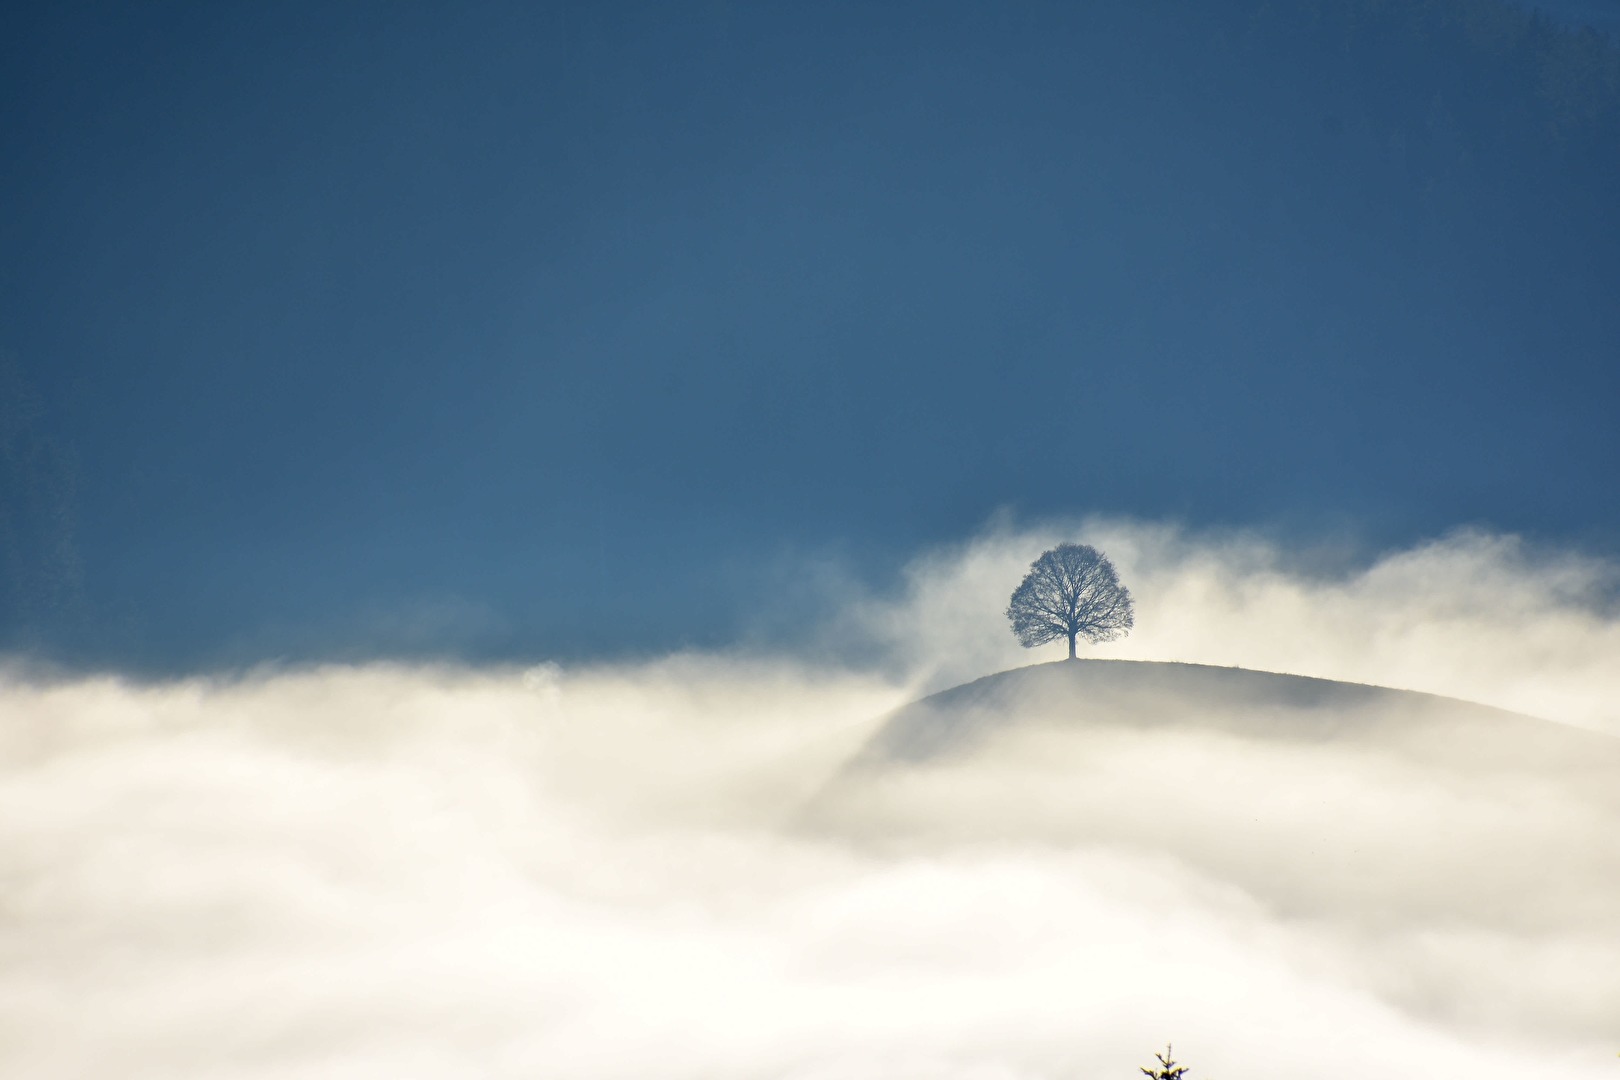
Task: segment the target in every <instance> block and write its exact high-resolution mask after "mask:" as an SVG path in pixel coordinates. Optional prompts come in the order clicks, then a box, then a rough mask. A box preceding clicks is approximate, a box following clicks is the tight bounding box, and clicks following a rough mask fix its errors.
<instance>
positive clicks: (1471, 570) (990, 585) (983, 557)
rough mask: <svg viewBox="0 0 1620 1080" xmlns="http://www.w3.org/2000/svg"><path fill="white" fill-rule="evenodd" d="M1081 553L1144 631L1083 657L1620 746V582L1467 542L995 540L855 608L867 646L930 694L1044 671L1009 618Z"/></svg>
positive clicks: (1087, 536) (1129, 533)
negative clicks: (1036, 583) (1012, 600)
mask: <svg viewBox="0 0 1620 1080" xmlns="http://www.w3.org/2000/svg"><path fill="white" fill-rule="evenodd" d="M1075 539H1079V540H1082V541H1084V542H1086V543H1090V544H1093V545H1095V546H1097V547H1098V548H1100V549H1101V550H1103V551H1104V552H1105V553H1106V554H1107V555H1108V556H1109V557H1110V558H1111V559H1112V560H1113V561H1114V563H1115V564H1116V566H1118V568H1119V571H1120V576H1121V579H1122V580H1123V581H1124V582H1125V584H1126V585H1127V586H1128V587H1129V588H1130V590H1131V592H1132V594H1133V595H1134V597H1135V600H1136V616H1137V620H1136V621H1137V625H1136V629H1135V630H1134V631H1132V633H1131V635H1130V636H1129V637H1127V638H1125V639H1124V640H1122V641H1117V642H1112V643H1108V644H1103V645H1097V646H1092V647H1091V648H1090V649H1089V650H1088V651H1087V653H1086V654H1085V655H1091V656H1097V657H1104V658H1117V659H1131V660H1182V661H1186V662H1189V663H1200V664H1217V665H1223V666H1227V665H1230V666H1237V667H1247V668H1256V669H1260V670H1266V671H1283V672H1289V673H1292V674H1298V675H1314V676H1318V677H1321V678H1329V679H1344V680H1348V681H1351V682H1362V683H1372V684H1376V685H1382V686H1394V687H1399V688H1401V689H1410V690H1423V691H1426V692H1429V693H1435V694H1444V695H1447V696H1451V697H1461V698H1464V699H1468V700H1473V701H1480V702H1483V703H1485V704H1489V705H1495V706H1497V707H1498V708H1504V709H1511V710H1515V711H1519V712H1526V713H1530V714H1531V715H1535V716H1541V717H1545V718H1548V719H1554V720H1559V721H1562V722H1565V723H1571V724H1578V725H1581V726H1584V727H1590V728H1595V729H1598V730H1606V731H1609V732H1611V733H1616V734H1620V604H1617V602H1616V598H1617V595H1620V593H1617V586H1620V567H1616V566H1615V565H1614V564H1612V563H1608V562H1604V561H1602V560H1599V559H1596V558H1591V557H1587V556H1582V555H1578V554H1573V553H1569V552H1559V551H1551V552H1538V551H1535V550H1533V549H1532V548H1530V547H1529V546H1528V545H1526V544H1525V543H1523V542H1522V541H1520V540H1518V539H1516V538H1514V537H1511V536H1498V535H1491V534H1486V533H1481V532H1474V531H1463V532H1458V533H1455V534H1452V535H1450V536H1447V537H1444V538H1442V539H1440V540H1437V541H1434V542H1433V543H1430V544H1425V545H1422V546H1419V547H1416V548H1412V549H1408V550H1402V551H1395V552H1390V553H1387V554H1385V555H1384V556H1382V557H1380V558H1378V559H1376V560H1373V561H1372V562H1371V563H1370V564H1363V565H1356V566H1351V567H1349V568H1345V567H1336V568H1334V569H1331V570H1321V569H1316V568H1315V566H1314V565H1313V564H1317V563H1321V562H1326V561H1329V557H1330V555H1331V553H1328V552H1319V553H1314V554H1315V556H1316V557H1315V558H1312V555H1313V553H1309V552H1305V553H1302V552H1297V551H1289V550H1287V549H1284V548H1283V547H1281V546H1279V545H1278V544H1276V543H1274V542H1272V541H1270V540H1267V539H1265V538H1264V537H1261V536H1258V535H1249V534H1221V535H1208V534H1195V533H1188V532H1185V531H1182V530H1179V529H1176V528H1172V527H1164V526H1152V525H1142V524H1137V523H1128V522H1113V521H1088V522H1079V523H1076V524H1075V525H1073V526H1072V527H1057V526H1050V527H1042V528H1035V529H1029V530H1015V529H1012V528H1009V527H1000V528H994V529H992V530H990V531H988V532H987V533H986V534H985V535H983V536H981V537H978V538H976V539H975V540H973V541H971V542H970V543H967V544H964V545H961V546H960V547H956V548H950V549H944V550H941V551H938V552H935V553H932V554H930V555H928V556H926V557H924V558H921V559H919V560H917V562H916V563H914V564H913V565H912V567H911V568H910V570H909V571H908V574H907V581H906V587H905V589H904V590H903V592H902V594H901V595H900V596H899V597H898V598H895V599H890V600H884V601H866V602H864V603H857V604H854V605H851V607H850V609H849V610H848V611H847V612H846V613H845V616H844V621H843V622H842V623H841V624H840V626H839V628H838V631H837V632H838V633H839V634H841V635H848V634H856V635H860V636H862V637H865V638H869V639H870V640H872V641H873V642H875V643H876V647H879V648H881V649H883V650H884V651H885V652H887V653H890V654H892V655H895V656H897V657H899V658H901V665H902V667H904V668H905V669H906V670H907V671H910V672H915V673H920V674H921V675H922V677H923V678H924V680H925V682H926V684H927V685H929V686H948V685H951V684H952V683H955V682H959V681H962V680H964V679H970V678H976V677H977V676H979V675H982V674H984V673H986V672H990V671H997V670H1001V669H1004V668H1008V667H1013V666H1016V665H1019V664H1027V663H1031V662H1034V661H1038V660H1055V659H1059V658H1060V657H1061V656H1062V655H1063V649H1064V646H1063V645H1062V644H1054V645H1051V646H1047V647H1046V648H1045V649H1038V650H1033V651H1031V650H1024V649H1020V648H1019V647H1018V645H1017V643H1016V642H1014V641H1013V639H1012V635H1011V634H1010V633H1009V632H1008V630H1007V621H1006V619H1005V617H1004V616H1003V614H1002V612H1003V611H1005V610H1006V606H1007V599H1008V596H1009V595H1010V594H1011V592H1012V588H1013V586H1014V585H1016V584H1017V582H1018V581H1019V580H1020V579H1021V578H1022V576H1023V574H1024V573H1025V572H1026V571H1027V570H1028V569H1029V564H1030V562H1031V561H1033V560H1034V559H1035V558H1036V557H1037V556H1038V555H1040V553H1041V552H1042V551H1043V550H1044V549H1046V548H1048V547H1051V546H1053V545H1054V544H1057V543H1059V542H1061V541H1064V540H1075Z"/></svg>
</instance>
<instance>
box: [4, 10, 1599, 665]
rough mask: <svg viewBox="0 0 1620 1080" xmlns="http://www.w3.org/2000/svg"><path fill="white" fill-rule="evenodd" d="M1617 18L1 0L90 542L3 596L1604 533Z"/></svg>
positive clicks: (176, 644)
mask: <svg viewBox="0 0 1620 1080" xmlns="http://www.w3.org/2000/svg"><path fill="white" fill-rule="evenodd" d="M1600 6H1601V5H1600ZM1563 7H1564V9H1565V13H1566V14H1568V13H1570V12H1572V11H1573V10H1574V9H1573V8H1570V7H1569V5H1564V6H1563ZM1577 14H1578V13H1577ZM1590 21H1591V22H1592V23H1594V24H1601V20H1600V19H1593V20H1590ZM1616 56H1617V54H1616V50H1615V48H1614V44H1613V40H1612V39H1610V38H1608V37H1605V36H1602V35H1600V34H1598V33H1596V32H1594V31H1593V30H1592V29H1591V28H1590V27H1585V28H1583V27H1582V25H1581V24H1580V23H1579V21H1578V19H1576V20H1571V21H1563V20H1549V19H1543V20H1539V21H1531V19H1530V16H1528V15H1527V14H1526V13H1525V10H1524V9H1521V8H1517V7H1507V6H1501V5H1497V4H1494V3H1492V2H1489V0H1478V2H1474V0H1457V2H1456V3H1446V2H1436V3H1432V4H1423V5H1384V4H1376V3H1372V2H1371V0H1342V2H1334V0H1323V2H1320V3H1305V2H1302V3H1299V4H1288V5H1267V4H1262V3H1259V2H1258V0H1256V2H1252V3H1251V2H1236V0H1234V2H1220V3H1196V4H1195V3H1142V2H1138V0H1131V2H1124V0H1118V2H1114V0H1105V2H1095V3H1088V4H1081V5H1076V4H1066V3H1065V4H1057V3H1053V4H1020V5H1010V4H1000V3H984V4H970V3H944V4H938V3H930V4H921V3H918V4H904V3H884V4H875V5H874V4H868V3H825V4H792V5H789V4H763V5H754V4H732V3H723V2H715V3H709V4H703V5H698V4H688V5H671V4H603V3H592V4H583V3H570V4H542V5H536V4H499V3H487V4H478V5H471V6H468V7H466V8H462V7H455V8H452V7H451V6H449V5H428V4H403V3H401V4H381V3H374V4H365V3H347V4H340V5H251V6H249V5H164V4H153V5H140V6H137V7H131V6H129V5H106V6H95V5H84V4H80V5H44V4H39V5H32V9H31V10H27V9H25V10H23V11H21V12H17V13H14V14H13V15H12V17H11V19H10V23H9V31H8V33H7V34H6V35H4V43H3V44H0V88H3V94H4V97H3V100H4V118H3V119H4V125H3V132H4V154H3V159H0V170H3V171H0V195H3V204H0V205H3V207H4V210H3V211H0V230H3V231H0V349H3V350H5V352H6V353H8V354H9V355H10V356H12V357H13V358H14V359H15V361H16V362H17V363H18V364H20V366H21V368H22V369H24V370H25V371H26V373H27V375H28V377H29V379H30V380H31V382H32V384H33V385H34V387H35V389H36V391H37V394H38V398H39V401H40V402H41V412H40V414H39V415H40V417H41V419H39V420H38V422H37V424H36V425H35V426H36V429H37V430H36V433H35V437H37V438H38V439H39V440H42V442H43V443H48V444H49V445H50V446H51V447H53V448H54V452H57V453H59V454H60V455H61V456H62V457H63V458H65V459H70V460H71V461H72V462H73V471H74V474H75V475H76V477H77V483H76V487H75V489H74V491H73V497H72V507H73V534H72V538H73V544H74V546H75V551H76V557H77V560H78V563H79V564H80V566H81V568H82V579H83V589H82V592H83V596H82V600H81V601H79V602H77V603H76V606H75V607H74V610H73V611H72V612H67V613H62V614H61V615H60V617H53V620H54V621H53V620H47V619H44V618H42V617H36V616H34V615H30V616H29V617H28V619H24V618H23V616H22V615H19V614H17V613H16V612H15V611H14V612H12V613H11V614H10V615H7V616H0V626H4V627H5V628H6V629H7V632H8V634H9V635H10V638H11V639H12V640H15V641H17V642H22V643H24V644H28V643H32V644H33V646H34V647H37V648H42V649H46V650H47V651H54V653H56V654H58V655H61V656H63V657H65V658H69V659H78V660H81V661H86V662H107V663H117V664H124V665H135V666H145V667H156V668H184V667H188V666H198V665H203V666H206V665H212V664H219V663H247V662H252V661H254V660H258V659H264V658H271V657H282V656H287V657H307V656H357V655H372V654H391V653H422V652H426V653H434V652H449V653H455V654H460V655H467V656H474V657H495V656H525V655H562V656H589V655H608V654H615V653H619V652H624V651H630V652H635V651H643V650H652V649H662V648H669V647H676V646H680V645H686V644H709V643H715V642H721V641H726V640H730V639H732V638H734V637H735V636H736V635H738V634H739V633H744V632H747V631H748V630H749V629H750V628H755V629H757V628H758V627H760V626H762V625H763V626H766V627H768V628H770V632H772V633H784V634H788V635H791V630H790V629H789V628H790V627H791V626H792V624H793V623H794V622H795V620H796V619H797V618H798V616H799V615H801V614H802V613H803V612H802V611H801V610H800V608H799V606H798V605H803V604H805V603H807V602H808V601H807V597H808V596H809V594H810V593H812V592H813V589H810V588H808V587H803V586H802V585H796V584H795V578H796V576H797V575H798V573H799V571H798V569H797V568H798V567H800V566H802V565H804V560H807V559H813V560H833V561H835V562H837V563H838V564H840V565H842V566H844V567H846V568H847V571H848V572H849V573H851V574H853V575H855V576H856V577H859V578H862V579H865V580H868V581H871V582H874V583H876V584H877V585H879V586H881V585H882V584H883V583H884V582H885V581H887V580H890V578H891V575H892V574H893V572H894V570H895V568H896V567H897V566H898V565H900V563H901V562H902V561H903V560H904V559H905V558H906V557H908V556H909V555H910V554H912V553H914V552H915V551H916V550H918V549H919V548H920V547H923V546H925V545H928V544H932V543H937V542H940V541H945V540H952V539H958V538H961V537H963V536H965V535H967V534H969V533H970V532H972V531H973V530H974V529H975V528H977V527H978V526H979V525H980V524H981V523H982V522H984V521H985V520H986V519H987V517H988V516H989V515H991V514H992V513H993V512H995V511H996V510H997V509H998V508H1009V509H1011V510H1013V511H1014V512H1015V513H1016V514H1019V515H1022V516H1024V517H1026V518H1027V517H1039V516H1043V515H1067V514H1082V513H1090V512H1105V513H1124V514H1134V515H1141V516H1145V517H1149V518H1160V519H1173V520H1179V521H1184V522H1187V523H1189V524H1192V525H1194V526H1209V525H1216V526H1219V525H1243V526H1250V525H1252V526H1258V527H1263V528H1269V529H1273V530H1276V531H1278V532H1281V533H1283V534H1286V535H1297V536H1299V537H1302V538H1305V539H1307V540H1308V539H1311V538H1321V537H1326V536H1336V535H1340V534H1346V535H1350V536H1352V537H1353V538H1354V539H1355V540H1356V541H1357V542H1359V543H1361V544H1363V545H1365V546H1367V547H1368V549H1369V550H1370V549H1374V548H1377V547H1379V546H1383V545H1389V544H1397V543H1406V542H1410V541H1412V540H1414V539H1418V538H1421V537H1424V536H1429V535H1433V534H1435V533H1438V532H1441V531H1444V530H1446V529H1448V528H1451V527H1454V526H1457V525H1462V524H1478V525H1484V526H1487V527H1491V528H1497V529H1504V530H1514V531H1520V532H1524V533H1526V534H1528V535H1530V536H1533V537H1537V538H1541V539H1545V540H1550V541H1553V542H1558V543H1569V544H1577V545H1581V546H1587V547H1595V548H1598V549H1601V550H1608V551H1613V550H1620V499H1617V498H1616V486H1615V477H1616V475H1617V466H1620V424H1617V423H1616V415H1615V414H1616V405H1617V403H1620V300H1617V297H1620V195H1617V192H1620V85H1617V83H1616V81H1615V77H1614V76H1615V73H1616V72H1620V61H1617V59H1616ZM25 474H27V469H26V468H25V467H23V466H17V467H14V468H13V469H12V470H11V474H10V475H11V476H12V480H11V481H10V483H12V484H13V485H15V484H17V483H20V482H21V481H19V480H18V479H17V478H18V477H22V476H24V475H25ZM28 475H33V474H28ZM34 516H35V518H36V519H39V520H35V521H33V522H31V523H29V522H25V523H24V527H25V528H26V529H32V530H34V532H35V533H40V534H43V533H44V532H48V531H50V530H52V529H57V528H58V526H57V525H56V524H52V523H48V522H44V521H43V517H44V515H42V514H41V513H39V512H35V514H34ZM806 573H808V571H807V572H806ZM766 585H770V586H771V588H772V590H773V591H772V592H771V594H770V598H768V599H765V600H763V601H761V600H759V599H757V594H758V593H759V591H760V590H761V589H762V588H763V587H764V586H766ZM777 588H782V589H785V590H786V591H785V593H781V594H778V593H776V592H774V590H775V589H777ZM8 619H9V622H8V621H7V620H8ZM25 623H27V625H24V624H25ZM47 623H49V626H47V625H46V624H47Z"/></svg>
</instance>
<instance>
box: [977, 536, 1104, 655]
mask: <svg viewBox="0 0 1620 1080" xmlns="http://www.w3.org/2000/svg"><path fill="white" fill-rule="evenodd" d="M1007 618H1009V619H1011V620H1012V630H1013V635H1014V636H1015V637H1017V638H1018V644H1020V645H1022V646H1023V647H1024V648H1026V649H1032V648H1034V647H1035V646H1037V645H1045V644H1046V643H1047V642H1049V641H1057V640H1058V639H1059V638H1064V637H1066V638H1068V639H1069V659H1070V660H1073V659H1074V642H1075V639H1076V638H1082V637H1083V638H1085V639H1086V640H1087V641H1091V642H1097V641H1113V640H1114V639H1115V638H1120V637H1124V636H1125V634H1126V633H1127V632H1128V631H1129V630H1130V628H1131V627H1132V626H1134V625H1135V622H1136V619H1135V616H1134V614H1133V613H1132V609H1131V593H1130V590H1129V589H1127V588H1125V586H1123V585H1121V584H1120V583H1119V574H1117V573H1116V572H1115V571H1114V564H1113V563H1111V562H1109V561H1108V557H1107V556H1106V555H1104V554H1102V553H1101V552H1100V551H1098V550H1097V549H1096V548H1094V547H1090V546H1089V545H1086V544H1059V545H1058V546H1057V547H1055V548H1053V549H1052V550H1051V551H1048V552H1046V553H1045V554H1043V555H1042V556H1041V557H1040V558H1038V559H1036V560H1035V561H1034V562H1033V563H1031V564H1030V567H1029V573H1028V574H1027V575H1026V576H1025V577H1024V580H1023V582H1022V584H1020V585H1019V586H1018V588H1017V589H1015V590H1013V594H1012V602H1011V603H1010V604H1008V606H1007Z"/></svg>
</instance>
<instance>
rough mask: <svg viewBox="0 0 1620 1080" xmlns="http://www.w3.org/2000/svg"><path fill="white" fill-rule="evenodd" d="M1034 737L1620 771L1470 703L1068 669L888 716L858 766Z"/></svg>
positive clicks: (1565, 731)
mask: <svg viewBox="0 0 1620 1080" xmlns="http://www.w3.org/2000/svg"><path fill="white" fill-rule="evenodd" d="M1036 727H1039V728H1044V729H1046V730H1047V731H1048V732H1061V731H1063V730H1065V729H1067V730H1072V731H1077V732H1078V731H1092V732H1095V731H1099V730H1108V729H1112V730H1116V731H1123V732H1139V733H1149V732H1160V733H1166V734H1169V733H1173V732H1176V731H1182V732H1186V733H1189V734H1191V733H1199V734H1205V735H1208V734H1217V735H1221V736H1225V737H1230V738H1235V739H1242V740H1249V741H1257V742H1261V743H1275V744H1279V745H1295V746H1322V747H1327V746H1342V747H1344V748H1346V749H1352V748H1357V747H1359V748H1363V749H1367V748H1374V747H1376V748H1380V749H1383V750H1389V751H1395V752H1398V753H1400V754H1402V755H1405V756H1416V757H1419V758H1430V759H1433V761H1434V762H1435V763H1437V764H1439V763H1445V764H1449V765H1462V764H1466V765H1468V766H1471V767H1480V766H1491V765H1497V766H1507V767H1512V768H1515V769H1521V768H1537V769H1549V770H1558V771H1563V770H1570V769H1573V770H1578V771H1583V772H1584V771H1589V770H1590V769H1592V768H1594V767H1605V768H1606V767H1613V768H1620V739H1615V738H1614V737H1612V736H1609V735H1604V734H1601V733H1598V732H1592V731H1587V730H1584V729H1580V728H1574V727H1571V726H1569V725H1566V724H1559V723H1555V722H1552V721H1548V720H1542V719H1538V718H1536V717H1531V716H1526V715H1523V714H1520V713H1514V712H1508V711H1506V710H1503V709H1497V708H1493V707H1491V706H1487V705H1480V704H1477V703H1474V702H1469V701H1461V700H1458V699H1455V698H1447V697H1440V696H1437V695H1434V694H1425V693H1420V692H1417V691H1412V690H1397V689H1392V688H1389V687H1383V686H1370V685H1365V684H1361V683H1348V682H1337V681H1334V680H1331V679H1318V678H1311V677H1307V676H1302V675H1286V674H1279V673H1275V672H1268V671H1253V670H1249V669H1247V668H1225V667H1213V666H1209V665H1205V664H1184V663H1166V662H1157V661H1144V660H1060V661H1056V662H1054V663H1048V664H1036V665H1033V666H1030V667H1023V668H1014V669H1012V670H1010V671H1003V672H999V673H997V674H994V675H987V676H985V677H984V678H981V679H976V680H974V681H973V682H969V683H964V684H962V685H960V686H956V687H952V688H951V689H949V690H943V691H940V692H939V693H936V694H932V695H930V696H928V697H925V698H922V699H921V700H919V701H915V702H912V703H911V704H909V705H906V706H903V707H902V708H900V709H898V710H896V711H895V712H894V713H891V714H890V715H889V716H888V717H887V718H885V720H884V721H883V724H882V726H881V727H880V728H879V729H878V731H877V733H876V734H875V735H874V736H873V737H872V738H871V739H870V740H869V741H868V742H867V744H866V745H865V747H864V748H863V749H862V750H861V752H860V753H859V754H858V755H857V757H856V758H855V760H854V761H853V762H852V763H851V765H852V768H854V769H855V770H867V769H874V768H883V767H893V766H900V765H916V764H920V763H924V762H930V761H936V760H941V761H943V760H949V759H954V758H958V757H961V756H962V755H967V754H971V753H972V752H974V751H975V750H980V749H986V748H988V747H991V746H993V745H994V744H995V743H996V742H997V740H998V739H1000V738H1002V737H1005V736H1009V735H1012V734H1013V733H1015V732H1025V731H1028V730H1030V729H1032V728H1036Z"/></svg>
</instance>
